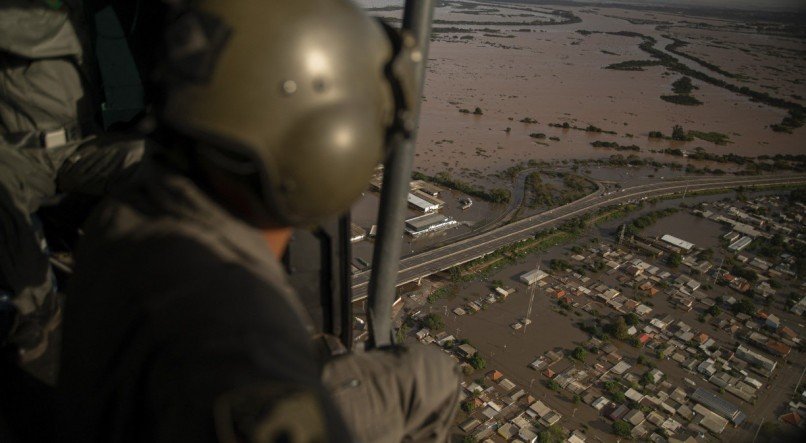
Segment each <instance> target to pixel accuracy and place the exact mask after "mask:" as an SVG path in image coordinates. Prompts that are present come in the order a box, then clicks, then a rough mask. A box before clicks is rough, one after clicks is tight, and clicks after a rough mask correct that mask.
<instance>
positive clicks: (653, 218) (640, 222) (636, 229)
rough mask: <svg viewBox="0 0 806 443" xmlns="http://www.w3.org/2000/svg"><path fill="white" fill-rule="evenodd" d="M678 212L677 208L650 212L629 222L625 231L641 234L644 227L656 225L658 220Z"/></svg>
mask: <svg viewBox="0 0 806 443" xmlns="http://www.w3.org/2000/svg"><path fill="white" fill-rule="evenodd" d="M677 212H678V209H677V208H666V209H661V210H659V211H652V212H648V213H646V214H644V215H642V216H640V217H638V218H636V219H634V220H632V221H631V222H629V223H627V226H626V227H625V228H624V233H625V234H627V235H636V234H639V233H640V232H641V230H642V229H644V228H648V227H649V226H652V225H654V224H655V223H656V222H657V221H658V220H660V219H662V218H664V217H668V216H670V215H672V214H675V213H677Z"/></svg>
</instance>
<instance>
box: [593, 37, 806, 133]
mask: <svg viewBox="0 0 806 443" xmlns="http://www.w3.org/2000/svg"><path fill="white" fill-rule="evenodd" d="M608 34H611V35H621V36H625V37H638V38H641V39H642V40H643V41H642V42H641V43H640V44H639V45H638V47H639V48H640V49H641V50H642V51H644V52H646V53H648V54H649V55H650V56H651V57H652V58H653V59H655V60H637V61H627V62H621V63H617V64H616V65H618V67H614V66H613V65H610V66H607V67H606V69H627V70H641V69H642V68H643V67H644V66H652V65H655V64H657V65H663V66H665V67H666V68H667V69H669V70H671V71H676V72H679V73H681V74H683V75H686V76H689V77H692V78H695V79H697V80H700V81H703V82H705V83H709V84H711V85H714V86H717V87H720V88H723V89H726V90H728V91H731V92H734V93H737V94H741V95H744V96H747V97H750V98H751V99H753V100H754V101H757V102H760V103H764V104H766V105H769V106H774V107H776V108H782V109H786V110H787V111H789V115H788V116H787V117H785V118H784V119H783V121H782V122H781V123H779V124H774V125H770V128H771V129H772V130H773V131H778V132H786V133H791V132H792V129H794V128H798V127H801V126H802V125H803V124H804V123H806V107H804V106H803V105H800V104H798V103H795V102H791V101H788V100H784V99H782V98H778V97H772V96H770V95H769V94H767V93H766V92H759V91H755V90H752V89H750V88H748V87H747V86H737V85H735V84H732V83H728V82H726V81H724V80H721V79H717V78H714V77H711V76H710V75H708V74H706V73H704V72H700V71H697V70H694V69H691V68H690V67H688V66H687V65H685V64H684V63H681V62H680V61H678V60H677V59H676V58H675V57H672V56H671V55H669V54H667V53H665V52H663V51H661V50H659V49H657V48H655V44H656V43H657V40H656V39H655V38H653V37H650V36H647V35H643V34H640V33H637V32H626V31H621V32H609V33H608ZM670 38H671V37H670ZM672 40H673V42H672V43H671V44H669V45H667V46H666V50H667V51H669V52H671V53H673V54H676V55H678V56H681V57H685V58H688V59H690V60H694V61H696V62H697V63H699V64H701V65H703V66H705V67H706V68H708V69H711V70H713V71H714V72H719V73H720V74H722V75H725V76H727V77H736V76H735V75H733V74H731V73H728V72H726V71H723V70H721V69H719V68H718V67H717V66H715V65H712V64H710V63H708V62H706V61H704V60H700V59H698V58H696V57H693V56H690V55H684V54H682V53H680V52H679V51H677V48H679V47H681V46H684V45H685V44H686V43H685V42H683V41H681V40H675V39H672Z"/></svg>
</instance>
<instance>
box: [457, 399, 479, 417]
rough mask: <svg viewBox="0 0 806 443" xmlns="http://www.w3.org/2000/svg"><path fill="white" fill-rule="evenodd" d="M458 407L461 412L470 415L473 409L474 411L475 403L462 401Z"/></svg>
mask: <svg viewBox="0 0 806 443" xmlns="http://www.w3.org/2000/svg"><path fill="white" fill-rule="evenodd" d="M460 407H461V408H462V410H463V411H465V412H466V413H468V414H470V413H471V412H473V410H474V409H476V403H475V402H473V401H472V400H469V401H463V402H462V405H461V406H460Z"/></svg>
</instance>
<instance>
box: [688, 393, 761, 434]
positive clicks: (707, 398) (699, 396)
mask: <svg viewBox="0 0 806 443" xmlns="http://www.w3.org/2000/svg"><path fill="white" fill-rule="evenodd" d="M691 399H692V400H694V401H695V402H697V403H699V404H701V405H703V406H705V407H706V408H708V409H710V410H711V411H713V412H716V413H717V414H719V415H721V416H722V417H725V418H727V419H728V420H730V421H731V422H732V423H733V424H735V425H737V426H738V425H741V424H742V423H743V422H744V421H745V419H747V415H746V414H745V413H744V412H742V411H741V410H740V409H739V407H738V406H736V405H734V404H733V403H731V402H729V401H727V400H725V399H724V398H722V397H720V396H718V395H716V394H714V393H712V392H711V391H708V390H706V389H703V388H697V390H696V391H694V393H693V394H691Z"/></svg>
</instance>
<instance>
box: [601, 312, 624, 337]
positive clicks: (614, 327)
mask: <svg viewBox="0 0 806 443" xmlns="http://www.w3.org/2000/svg"><path fill="white" fill-rule="evenodd" d="M627 329H628V328H627V322H626V321H625V320H624V317H622V316H618V317H616V319H615V320H614V321H613V322H612V323H610V324H609V325H608V326H607V328H606V329H605V332H607V333H608V334H610V335H612V336H613V337H615V338H617V339H619V340H626V339H627V337H629V336H630V334H629V333H627Z"/></svg>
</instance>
